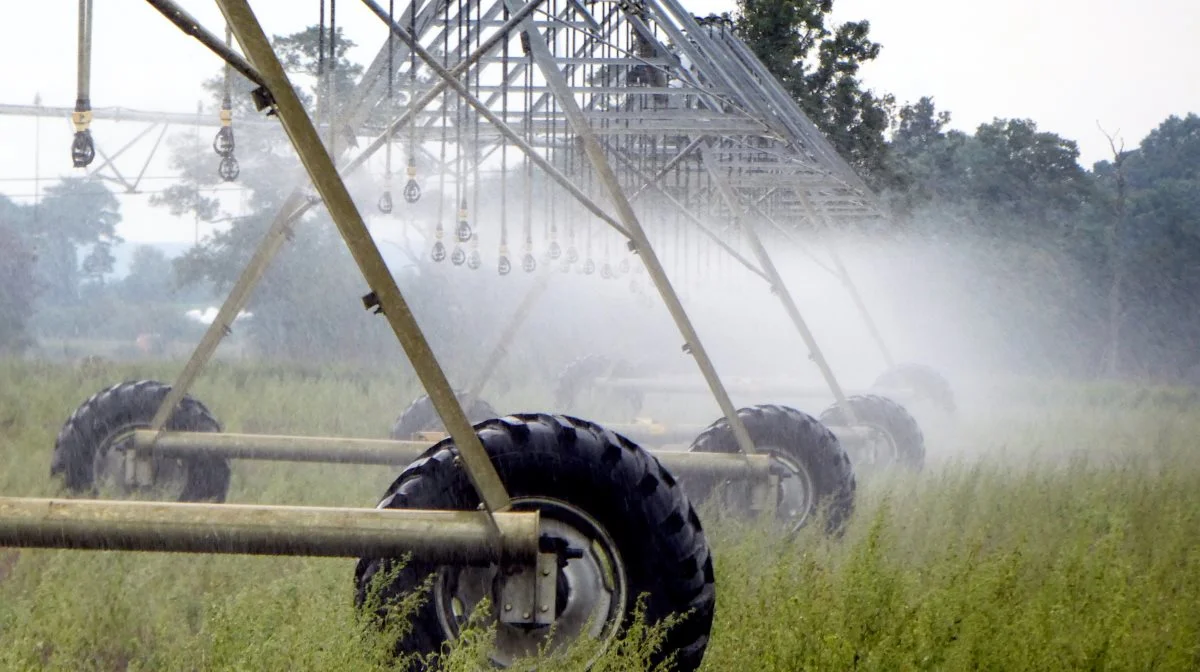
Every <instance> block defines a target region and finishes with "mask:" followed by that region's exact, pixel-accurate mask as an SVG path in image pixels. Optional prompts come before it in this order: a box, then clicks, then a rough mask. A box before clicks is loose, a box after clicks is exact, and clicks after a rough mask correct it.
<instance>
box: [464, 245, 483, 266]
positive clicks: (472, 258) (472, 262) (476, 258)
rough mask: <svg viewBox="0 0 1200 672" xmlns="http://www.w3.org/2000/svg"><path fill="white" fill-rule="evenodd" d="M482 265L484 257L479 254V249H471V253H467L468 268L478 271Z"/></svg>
mask: <svg viewBox="0 0 1200 672" xmlns="http://www.w3.org/2000/svg"><path fill="white" fill-rule="evenodd" d="M482 265H483V257H481V256H480V255H479V250H471V254H469V255H467V268H469V269H471V270H472V271H477V270H479V267H480V266H482Z"/></svg>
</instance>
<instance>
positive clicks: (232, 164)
mask: <svg viewBox="0 0 1200 672" xmlns="http://www.w3.org/2000/svg"><path fill="white" fill-rule="evenodd" d="M241 174H242V168H241V166H239V165H238V160H237V159H236V158H234V157H233V155H230V156H223V157H221V163H219V164H218V165H217V175H220V176H221V179H222V180H224V181H226V182H233V181H234V180H236V179H237V178H238V175H241Z"/></svg>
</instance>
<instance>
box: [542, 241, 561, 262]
mask: <svg viewBox="0 0 1200 672" xmlns="http://www.w3.org/2000/svg"><path fill="white" fill-rule="evenodd" d="M546 256H548V257H550V258H551V259H558V258H559V257H561V256H562V245H559V244H558V241H557V240H552V241H550V247H549V248H548V249H547V250H546Z"/></svg>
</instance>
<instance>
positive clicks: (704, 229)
mask: <svg viewBox="0 0 1200 672" xmlns="http://www.w3.org/2000/svg"><path fill="white" fill-rule="evenodd" d="M698 140H701V141H702V140H703V138H698ZM604 144H605V146H608V143H604ZM692 144H696V141H693V142H692V143H691V144H689V147H690V146H691V145H692ZM610 149H611V147H610ZM613 154H614V155H615V156H616V157H617V160H618V161H620V162H621V164H622V165H623V166H625V168H626V170H629V171H631V172H633V173H634V174H635V175H637V176H638V177H639V178H640V179H643V180H647V181H646V184H645V185H643V187H642V189H639V190H638V191H637V192H636V193H634V194H633V195H632V196H630V197H629V200H630V201H633V200H634V199H636V198H637V197H638V196H640V195H641V194H642V193H644V190H645V189H654V190H655V191H657V192H658V193H659V195H661V196H662V197H664V198H666V199H667V202H669V203H670V204H671V205H673V206H675V208H676V209H677V210H678V211H679V213H680V214H682V215H683V216H684V217H687V218H688V219H689V220H691V222H692V223H693V224H695V225H696V228H698V229H700V232H701V233H703V234H704V235H706V236H708V239H709V240H711V241H713V242H714V243H716V245H717V247H719V248H721V249H722V250H724V251H725V253H726V254H728V255H729V256H731V257H733V258H734V259H736V260H737V262H738V263H740V264H741V265H742V266H744V267H745V268H746V270H748V271H750V272H751V273H753V274H755V275H757V276H758V277H760V278H762V279H763V280H766V281H767V282H768V283H770V281H771V280H770V278H768V277H767V275H766V274H765V273H763V272H762V270H760V269H759V268H758V267H757V266H755V265H754V264H753V263H751V261H750V260H749V259H747V258H746V257H743V256H742V255H741V253H739V252H738V251H737V250H735V249H733V246H731V245H730V244H729V243H727V242H725V240H724V239H723V238H721V234H719V233H718V232H716V231H714V230H713V229H712V228H711V227H709V226H708V225H707V224H706V223H705V222H704V220H702V219H701V218H700V216H699V215H697V214H696V213H694V212H692V210H691V208H689V207H687V206H686V205H684V204H683V203H680V202H679V199H677V198H675V197H674V196H672V195H671V194H670V193H669V192H667V190H666V189H664V188H663V187H662V185H660V184H659V183H658V179H659V178H657V177H655V178H654V179H648V178H647V177H646V175H645V173H643V172H642V171H640V170H638V168H637V166H636V165H635V164H634V162H633V160H632V159H630V158H629V157H627V156H625V154H624V152H621V151H619V150H613Z"/></svg>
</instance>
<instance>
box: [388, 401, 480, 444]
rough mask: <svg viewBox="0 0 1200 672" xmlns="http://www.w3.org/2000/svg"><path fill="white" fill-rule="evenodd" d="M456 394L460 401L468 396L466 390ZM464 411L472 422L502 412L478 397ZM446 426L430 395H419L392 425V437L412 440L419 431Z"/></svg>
mask: <svg viewBox="0 0 1200 672" xmlns="http://www.w3.org/2000/svg"><path fill="white" fill-rule="evenodd" d="M454 396H456V397H458V401H459V403H462V401H463V399H465V398H466V396H467V393H466V392H462V391H459V392H455V393H454ZM463 411H464V412H465V413H466V414H467V419H468V420H470V421H471V424H475V423H478V422H482V421H484V420H488V419H490V418H495V417H497V416H499V415H500V414H499V413H497V412H496V409H494V408H492V405H491V404H489V403H488V402H486V401H484V400H483V399H480V398H478V397H476V398H475V399H472V400H471V402H470V403H468V404H467V405H466V406H465V407H464V408H463ZM444 431H446V428H445V426H444V425H442V419H441V418H439V417H438V414H437V410H436V409H434V407H433V400H432V399H430V398H429V395H427V394H426V395H422V396H420V397H417V398H416V400H415V401H413V402H412V403H411V404H409V405H408V408H406V409H404V411H403V412H402V413H400V417H398V418H396V422H395V424H393V425H392V432H391V435H390V436H391V438H392V439H394V440H397V441H408V440H411V439H412V437H413V435H414V434H416V433H418V432H444Z"/></svg>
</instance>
